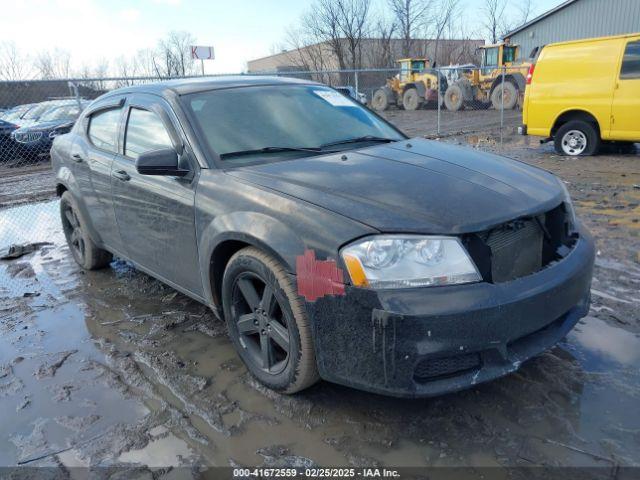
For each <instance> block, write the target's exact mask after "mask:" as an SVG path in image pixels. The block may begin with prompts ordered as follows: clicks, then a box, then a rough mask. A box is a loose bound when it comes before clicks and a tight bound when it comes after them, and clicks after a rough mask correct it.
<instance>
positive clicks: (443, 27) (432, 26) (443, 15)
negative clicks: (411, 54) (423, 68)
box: [425, 0, 460, 66]
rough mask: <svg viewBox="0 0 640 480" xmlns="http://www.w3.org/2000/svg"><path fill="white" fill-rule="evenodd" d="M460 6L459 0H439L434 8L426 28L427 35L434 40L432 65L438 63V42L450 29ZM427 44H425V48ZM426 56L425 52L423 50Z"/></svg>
mask: <svg viewBox="0 0 640 480" xmlns="http://www.w3.org/2000/svg"><path fill="white" fill-rule="evenodd" d="M459 7H460V0H440V2H439V3H438V5H437V6H436V7H435V8H434V12H435V13H434V14H433V16H432V18H431V21H430V23H429V28H428V30H427V36H429V35H430V36H431V38H433V40H434V42H435V47H434V53H433V62H434V66H436V65H437V64H438V63H439V57H438V55H439V49H440V43H441V40H442V38H443V36H444V35H445V33H446V31H447V30H448V29H450V27H451V22H452V21H453V19H454V18H455V17H456V16H457V15H458V13H459V12H458V10H459ZM426 47H427V45H426V44H425V49H426ZM425 56H426V52H425Z"/></svg>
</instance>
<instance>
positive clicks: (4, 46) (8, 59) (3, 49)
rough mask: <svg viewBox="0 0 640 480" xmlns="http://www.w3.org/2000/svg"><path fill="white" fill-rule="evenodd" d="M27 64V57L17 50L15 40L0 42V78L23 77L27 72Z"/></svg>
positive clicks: (19, 78) (13, 78)
mask: <svg viewBox="0 0 640 480" xmlns="http://www.w3.org/2000/svg"><path fill="white" fill-rule="evenodd" d="M28 64H29V60H28V58H25V56H24V55H23V54H22V53H21V52H20V51H19V50H18V48H17V47H16V44H15V42H2V43H0V79H2V80H21V79H24V78H25V77H26V76H27V75H28V72H29V68H28Z"/></svg>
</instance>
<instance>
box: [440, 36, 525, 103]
mask: <svg viewBox="0 0 640 480" xmlns="http://www.w3.org/2000/svg"><path fill="white" fill-rule="evenodd" d="M480 51H481V54H482V61H481V64H480V68H478V69H473V70H472V71H471V72H470V73H466V74H465V75H463V76H462V78H460V79H459V80H456V81H455V82H453V83H452V84H451V85H449V86H448V87H447V90H446V92H445V94H444V104H445V106H446V107H447V110H451V111H454V112H455V111H457V110H461V109H463V108H465V106H467V107H475V108H489V107H490V106H493V108H495V109H496V110H499V109H500V108H501V106H502V103H503V102H504V108H505V110H510V109H513V108H516V107H517V106H518V105H521V104H522V99H523V97H524V89H525V84H526V77H527V73H528V72H529V67H530V66H531V63H530V62H521V61H518V60H517V59H518V58H519V51H520V48H519V47H518V45H509V44H508V43H499V44H496V45H486V46H484V47H480ZM503 70H504V83H503V82H502V72H503Z"/></svg>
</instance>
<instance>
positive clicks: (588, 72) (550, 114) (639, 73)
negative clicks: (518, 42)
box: [519, 33, 640, 155]
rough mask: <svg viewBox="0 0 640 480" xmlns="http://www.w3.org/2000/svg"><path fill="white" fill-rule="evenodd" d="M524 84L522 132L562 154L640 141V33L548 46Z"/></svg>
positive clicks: (593, 150) (541, 53)
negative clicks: (547, 142)
mask: <svg viewBox="0 0 640 480" xmlns="http://www.w3.org/2000/svg"><path fill="white" fill-rule="evenodd" d="M526 82H527V86H526V90H525V95H524V106H523V112H522V123H523V125H522V127H520V129H519V131H520V132H521V133H522V134H524V135H527V134H528V135H539V136H542V137H545V138H546V140H553V141H554V145H555V149H556V151H557V152H558V153H559V154H561V155H593V154H595V153H596V152H597V151H598V149H599V147H600V144H601V142H602V141H615V142H620V143H623V144H632V142H640V33H634V34H632V35H618V36H615V37H603V38H592V39H588V40H576V41H571V42H562V43H554V44H550V45H546V46H545V47H544V48H543V49H542V51H541V52H540V54H539V55H538V58H537V60H536V62H535V63H534V64H533V65H532V66H531V68H530V69H529V74H528V75H527V80H526Z"/></svg>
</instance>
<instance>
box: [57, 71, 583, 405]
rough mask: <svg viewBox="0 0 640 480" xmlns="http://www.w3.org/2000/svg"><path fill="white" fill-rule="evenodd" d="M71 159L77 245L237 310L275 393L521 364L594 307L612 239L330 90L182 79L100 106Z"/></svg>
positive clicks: (61, 151) (233, 332) (61, 175)
mask: <svg viewBox="0 0 640 480" xmlns="http://www.w3.org/2000/svg"><path fill="white" fill-rule="evenodd" d="M52 161H53V167H54V169H55V174H56V178H57V191H58V194H59V195H60V196H61V202H60V208H61V217H62V225H63V228H64V232H65V235H66V237H67V241H68V243H69V247H70V251H71V253H72V254H73V256H74V258H75V260H76V261H77V262H78V263H79V264H80V265H81V266H82V267H84V268H86V269H94V268H99V267H104V266H106V265H108V264H109V263H110V261H111V259H112V255H117V256H119V257H122V258H124V259H127V260H129V261H130V262H132V263H133V264H134V265H136V266H137V267H138V268H140V269H141V270H143V271H145V272H147V273H149V274H150V275H153V276H154V277H156V278H158V279H160V280H162V281H164V282H166V283H167V284H169V285H171V286H172V287H174V288H176V289H177V290H179V291H181V292H183V293H185V294H186V295H189V296H190V297H192V298H194V299H196V300H198V301H200V302H202V303H205V304H207V305H209V306H210V307H211V308H212V309H213V311H214V312H215V313H216V314H217V315H218V316H219V317H220V318H223V319H224V320H225V321H226V323H227V326H228V331H229V335H230V337H231V340H232V342H233V344H234V346H235V347H236V349H237V351H238V354H239V355H240V357H241V358H242V360H243V361H244V363H245V364H246V366H247V368H248V369H249V371H250V372H251V373H252V374H253V375H254V376H255V377H256V378H257V379H258V380H259V381H260V382H262V383H263V384H264V385H266V386H268V387H270V388H272V389H275V390H278V391H281V392H285V393H293V392H297V391H299V390H302V389H304V388H306V387H309V386H310V385H312V384H314V383H315V382H316V381H317V380H318V379H319V378H322V379H325V380H328V381H332V382H337V383H341V384H345V385H350V386H354V387H357V388H361V389H364V390H369V391H373V392H379V393H384V394H390V395H397V396H431V395H437V394H442V393H445V392H451V391H455V390H460V389H463V388H467V387H469V386H471V385H474V384H476V383H480V382H483V381H487V380H490V379H494V378H496V377H499V376H502V375H505V374H507V373H509V372H513V371H514V370H516V369H518V367H519V366H520V365H521V363H522V362H523V361H525V360H527V359H529V358H531V357H533V356H535V355H537V354H539V353H541V352H542V351H544V350H546V349H548V348H550V347H552V346H553V345H554V344H555V343H557V342H558V341H559V340H560V339H561V338H563V337H564V336H565V335H566V334H567V332H568V331H569V330H570V329H571V328H572V327H573V326H574V325H575V324H576V322H577V321H578V320H579V319H580V318H581V317H582V316H584V315H585V314H586V313H587V311H588V308H589V300H590V296H589V290H590V284H591V275H592V267H593V261H594V244H593V240H592V238H591V236H590V235H589V233H588V232H587V230H586V229H585V228H584V226H583V225H582V224H581V223H580V222H579V221H578V220H577V219H576V218H575V215H574V211H573V207H572V204H571V200H570V198H569V195H568V193H567V190H566V188H565V186H564V184H563V183H562V182H561V181H560V180H559V179H558V178H556V177H554V176H553V175H552V174H550V173H548V172H546V171H544V170H541V169H538V168H535V167H531V166H528V165H525V164H523V163H520V162H517V161H514V160H510V159H507V158H503V157H499V156H495V155H490V154H485V153H480V152H477V151H474V150H469V149H465V148H460V147H455V146H452V145H448V144H445V143H440V142H434V141H427V140H424V139H419V138H415V139H407V138H406V137H405V135H403V134H402V133H401V132H399V131H398V130H397V129H396V128H394V127H393V126H392V125H390V124H389V123H387V122H386V121H385V120H383V119H382V118H380V117H378V116H377V115H376V114H374V113H373V112H371V111H369V110H368V109H366V108H364V107H363V106H362V105H360V104H359V103H358V102H357V101H354V100H352V99H350V98H347V97H345V96H344V95H341V94H340V93H338V92H337V91H335V90H333V89H331V88H329V87H326V86H324V85H321V84H316V83H312V82H308V81H302V80H293V79H283V78H270V77H226V78H220V79H215V80H211V79H189V80H177V81H170V82H165V83H158V84H155V85H141V86H137V87H130V88H125V89H121V90H116V91H113V92H110V93H108V94H106V95H104V96H102V97H100V98H99V99H97V100H96V101H94V102H93V103H92V104H91V105H90V106H89V107H88V108H87V109H86V110H85V112H84V113H83V114H82V115H81V116H80V118H79V120H78V122H77V123H76V124H75V126H74V128H73V130H72V131H71V133H70V134H68V135H62V136H59V137H57V138H56V140H55V141H54V144H53V148H52Z"/></svg>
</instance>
